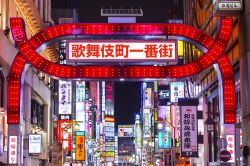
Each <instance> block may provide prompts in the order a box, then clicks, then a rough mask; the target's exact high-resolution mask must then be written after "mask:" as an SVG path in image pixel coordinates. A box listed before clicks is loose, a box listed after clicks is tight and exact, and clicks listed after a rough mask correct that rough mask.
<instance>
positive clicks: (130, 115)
mask: <svg viewBox="0 0 250 166" xmlns="http://www.w3.org/2000/svg"><path fill="white" fill-rule="evenodd" d="M140 85H141V83H140V82H132V81H130V82H128V81H125V82H115V118H116V125H117V124H133V123H134V117H135V113H139V112H140V105H141V103H140V102H141V97H140V94H141V89H140Z"/></svg>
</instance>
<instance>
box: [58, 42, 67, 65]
mask: <svg viewBox="0 0 250 166" xmlns="http://www.w3.org/2000/svg"><path fill="white" fill-rule="evenodd" d="M66 45H67V43H66V40H61V41H60V42H59V64H60V65H64V64H66V63H67V62H66Z"/></svg>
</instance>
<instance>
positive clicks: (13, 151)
mask: <svg viewBox="0 0 250 166" xmlns="http://www.w3.org/2000/svg"><path fill="white" fill-rule="evenodd" d="M8 150H9V164H17V136H9V149H8Z"/></svg>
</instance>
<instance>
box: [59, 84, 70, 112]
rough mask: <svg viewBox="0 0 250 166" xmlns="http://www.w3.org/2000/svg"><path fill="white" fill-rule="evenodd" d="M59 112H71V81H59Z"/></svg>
mask: <svg viewBox="0 0 250 166" xmlns="http://www.w3.org/2000/svg"><path fill="white" fill-rule="evenodd" d="M58 92H59V110H58V113H59V114H71V82H68V81H59V90H58Z"/></svg>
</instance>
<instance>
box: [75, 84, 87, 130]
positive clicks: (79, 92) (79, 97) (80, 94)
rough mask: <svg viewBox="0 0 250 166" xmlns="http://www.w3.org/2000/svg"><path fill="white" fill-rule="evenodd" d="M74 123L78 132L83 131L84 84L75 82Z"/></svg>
mask: <svg viewBox="0 0 250 166" xmlns="http://www.w3.org/2000/svg"><path fill="white" fill-rule="evenodd" d="M76 121H77V124H78V128H76V130H78V131H85V82H84V81H76Z"/></svg>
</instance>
